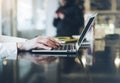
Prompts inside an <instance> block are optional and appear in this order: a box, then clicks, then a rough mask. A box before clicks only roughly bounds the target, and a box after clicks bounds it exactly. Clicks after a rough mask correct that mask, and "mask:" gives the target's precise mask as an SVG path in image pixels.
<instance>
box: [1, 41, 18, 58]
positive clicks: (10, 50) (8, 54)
mask: <svg viewBox="0 0 120 83" xmlns="http://www.w3.org/2000/svg"><path fill="white" fill-rule="evenodd" d="M0 58H6V59H16V58H17V46H16V43H0Z"/></svg>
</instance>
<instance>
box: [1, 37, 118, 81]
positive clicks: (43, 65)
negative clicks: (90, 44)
mask: <svg viewBox="0 0 120 83" xmlns="http://www.w3.org/2000/svg"><path fill="white" fill-rule="evenodd" d="M92 51H93V52H92ZM0 83H120V39H119V38H117V39H109V38H107V39H99V40H95V41H94V48H93V50H92V49H90V48H82V49H80V53H78V55H77V56H76V55H73V56H61V55H57V54H56V55H49V54H48V55H45V54H32V53H29V52H24V53H23V52H21V53H19V54H18V57H17V59H16V60H14V59H13V60H12V59H8V60H6V59H1V60H0Z"/></svg>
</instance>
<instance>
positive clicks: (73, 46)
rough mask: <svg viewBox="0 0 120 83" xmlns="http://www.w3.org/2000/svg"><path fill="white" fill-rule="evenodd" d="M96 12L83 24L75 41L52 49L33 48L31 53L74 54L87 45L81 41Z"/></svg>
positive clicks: (91, 24)
mask: <svg viewBox="0 0 120 83" xmlns="http://www.w3.org/2000/svg"><path fill="white" fill-rule="evenodd" d="M96 15H97V14H94V15H92V16H90V18H89V20H88V22H87V24H86V25H85V27H84V29H83V31H82V33H81V35H80V37H79V39H78V41H77V42H76V43H64V44H62V46H61V47H58V48H55V49H52V50H41V49H33V50H32V53H40V54H41V53H43V54H76V53H77V51H78V50H79V48H80V47H86V46H88V45H89V44H88V42H83V40H84V38H85V35H86V33H87V32H88V31H89V29H90V28H91V27H92V26H93V23H94V20H95V17H96Z"/></svg>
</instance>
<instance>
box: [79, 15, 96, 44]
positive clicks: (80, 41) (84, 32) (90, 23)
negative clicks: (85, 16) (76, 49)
mask: <svg viewBox="0 0 120 83" xmlns="http://www.w3.org/2000/svg"><path fill="white" fill-rule="evenodd" d="M94 18H95V16H93V17H90V19H89V21H88V23H87V24H86V26H85V28H84V29H83V31H82V33H81V35H80V38H79V41H78V44H79V46H80V45H81V43H82V42H83V40H84V37H85V35H86V33H87V31H88V30H89V29H90V28H91V27H92V26H91V25H92V23H93V21H94Z"/></svg>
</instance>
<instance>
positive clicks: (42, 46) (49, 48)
mask: <svg viewBox="0 0 120 83" xmlns="http://www.w3.org/2000/svg"><path fill="white" fill-rule="evenodd" d="M37 48H38V49H39V48H42V49H46V50H51V49H52V48H51V47H49V46H46V45H44V44H40V43H38V44H37Z"/></svg>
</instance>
